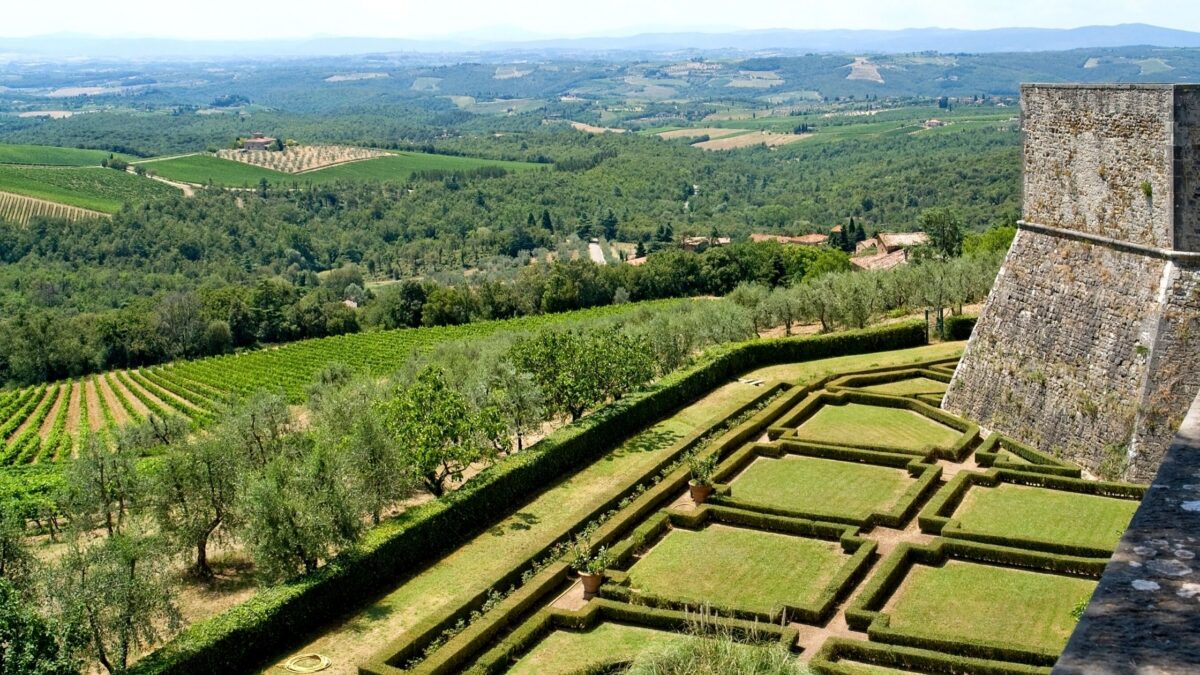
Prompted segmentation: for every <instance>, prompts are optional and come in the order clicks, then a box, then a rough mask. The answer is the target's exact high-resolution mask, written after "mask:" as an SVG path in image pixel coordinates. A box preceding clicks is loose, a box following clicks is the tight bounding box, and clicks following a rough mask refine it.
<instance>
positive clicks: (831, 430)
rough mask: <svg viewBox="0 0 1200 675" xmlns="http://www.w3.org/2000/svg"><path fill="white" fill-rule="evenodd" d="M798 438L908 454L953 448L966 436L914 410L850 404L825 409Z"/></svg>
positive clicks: (804, 428) (798, 432) (799, 430)
mask: <svg viewBox="0 0 1200 675" xmlns="http://www.w3.org/2000/svg"><path fill="white" fill-rule="evenodd" d="M796 435H797V437H799V438H800V439H802V440H806V441H812V442H814V443H830V444H841V445H845V444H847V443H853V444H855V445H870V446H878V447H884V448H889V447H890V448H901V449H904V450H913V451H917V450H923V449H925V448H927V447H930V446H934V447H937V448H949V447H950V446H952V445H954V443H955V441H957V440H958V439H959V437H960V436H961V435H962V434H960V433H959V432H958V431H956V430H954V429H951V428H950V427H948V426H946V425H944V424H940V423H938V422H934V421H933V420H931V419H929V418H927V417H923V416H921V415H918V414H917V413H915V412H913V411H911V410H904V409H901V408H886V407H883V406H874V405H863V404H860V403H847V404H845V405H826V406H822V407H821V408H820V410H818V411H817V412H816V414H815V415H813V416H812V417H810V418H808V419H807V420H805V422H804V423H803V424H801V425H800V428H799V429H797V430H796Z"/></svg>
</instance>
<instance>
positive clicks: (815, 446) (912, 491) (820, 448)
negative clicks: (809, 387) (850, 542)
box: [711, 438, 942, 529]
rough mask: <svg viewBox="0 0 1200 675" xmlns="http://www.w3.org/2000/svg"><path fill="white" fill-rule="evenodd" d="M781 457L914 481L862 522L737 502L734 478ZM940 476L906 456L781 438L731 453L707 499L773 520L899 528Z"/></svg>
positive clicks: (939, 472) (935, 468)
mask: <svg viewBox="0 0 1200 675" xmlns="http://www.w3.org/2000/svg"><path fill="white" fill-rule="evenodd" d="M785 455H799V456H803V457H817V458H821V459H831V460H836V461H845V462H848V463H853V464H870V465H874V466H884V467H890V468H895V469H906V470H907V471H908V473H909V475H910V476H912V477H913V478H914V479H915V480H914V481H913V483H912V484H911V485H910V486H909V487H908V488H907V489H906V490H905V491H904V494H903V495H901V496H900V499H899V500H898V501H897V502H896V504H895V505H894V506H893V507H892V508H891V509H889V510H887V511H876V512H873V513H871V514H869V515H868V516H867V517H865V518H851V517H847V516H839V515H836V514H829V513H820V512H817V511H804V510H801V509H790V508H786V507H780V506H773V505H771V504H768V503H763V502H754V501H750V500H744V499H739V498H738V497H737V491H736V489H734V488H733V486H732V481H735V480H737V477H738V476H739V475H741V473H742V472H743V471H745V470H746V469H747V468H749V466H750V465H751V464H752V463H754V462H755V460H757V459H759V458H760V457H766V458H771V459H781V458H782V457H784V456H785ZM941 475H942V468H941V467H940V466H938V465H937V464H927V463H924V462H922V461H921V459H919V458H914V457H912V456H910V455H901V454H896V453H891V452H876V451H872V450H860V449H857V448H850V447H838V446H834V445H823V444H819V443H809V442H807V441H798V440H794V439H790V438H783V439H780V440H778V441H775V442H773V443H771V444H765V443H755V444H753V445H749V446H746V447H744V448H741V449H740V450H738V451H736V452H734V453H733V455H731V456H730V457H729V459H728V460H726V461H725V462H724V463H723V464H722V465H721V466H720V468H719V469H718V470H717V472H716V474H715V475H714V477H715V478H716V480H718V481H719V482H721V483H723V484H724V485H722V486H721V489H719V490H718V492H717V493H716V494H714V495H713V497H712V498H711V499H712V503H714V504H719V505H725V506H730V507H734V508H738V509H744V510H747V511H755V512H758V513H766V514H772V515H777V516H784V517H791V518H803V519H809V520H820V521H823V522H831V523H845V524H848V525H859V526H862V527H863V528H865V529H871V528H874V527H876V526H883V527H892V528H903V527H904V526H905V525H906V524H907V523H908V522H909V521H910V520H912V517H913V515H914V514H916V512H917V509H918V508H919V506H920V504H921V502H922V501H924V500H925V498H926V497H928V496H929V495H930V494H932V493H933V492H934V491H936V490H937V489H938V479H939V478H941Z"/></svg>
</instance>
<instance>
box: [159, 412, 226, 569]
mask: <svg viewBox="0 0 1200 675" xmlns="http://www.w3.org/2000/svg"><path fill="white" fill-rule="evenodd" d="M241 459H242V458H241V457H240V455H239V454H238V453H237V452H236V451H235V450H234V448H233V447H232V444H231V443H230V442H229V440H228V438H227V437H225V436H223V435H222V434H221V433H220V432H219V431H218V432H217V433H214V434H212V435H210V436H209V437H207V438H203V439H200V440H197V441H195V442H192V443H189V444H186V445H182V446H175V447H173V448H171V449H170V450H169V451H168V452H167V454H166V455H165V456H164V457H163V459H162V461H161V463H159V465H158V466H157V467H156V471H155V473H154V476H153V479H152V495H153V505H154V514H155V516H156V520H157V522H158V524H159V527H160V529H161V530H162V532H163V533H164V534H165V535H166V536H167V537H168V538H169V539H170V540H171V541H172V542H174V543H175V544H176V546H177V547H178V548H180V549H182V550H187V551H192V552H194V554H195V562H194V563H193V565H192V573H193V574H194V575H195V576H197V577H199V578H202V579H207V578H210V577H211V576H212V568H211V567H209V564H208V544H209V541H210V540H211V539H212V537H213V536H214V533H217V532H218V528H221V531H228V530H229V528H230V527H231V526H232V525H233V524H234V523H235V521H236V518H235V514H236V513H237V511H236V505H237V500H238V496H239V492H240V489H239V488H240V487H241V484H242V482H243V478H242V472H241V469H242V466H243V465H242V462H241Z"/></svg>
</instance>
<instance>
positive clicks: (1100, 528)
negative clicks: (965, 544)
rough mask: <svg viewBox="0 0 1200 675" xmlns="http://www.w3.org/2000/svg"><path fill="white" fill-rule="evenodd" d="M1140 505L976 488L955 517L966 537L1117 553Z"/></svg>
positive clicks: (1025, 489) (1022, 489)
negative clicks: (982, 536) (1017, 539)
mask: <svg viewBox="0 0 1200 675" xmlns="http://www.w3.org/2000/svg"><path fill="white" fill-rule="evenodd" d="M1137 507H1138V502H1137V500H1133V499H1113V498H1112V497H1100V496H1097V495H1085V494H1079V493H1076V492H1067V491H1065V490H1048V489H1046V488H1038V487H1029V486H1026V485H1011V484H1008V483H1001V484H999V485H997V486H996V487H984V486H979V485H975V486H972V487H971V489H970V490H967V494H966V496H965V497H964V498H963V500H962V504H961V505H959V507H958V508H957V509H955V511H954V514H953V515H952V516H951V517H952V518H954V519H955V520H957V521H959V523H960V524H961V531H962V532H971V533H978V534H990V535H1003V536H1008V537H1020V538H1022V539H1035V540H1038V541H1045V542H1055V543H1061V544H1072V545H1076V546H1090V547H1093V548H1100V549H1106V550H1113V549H1115V548H1116V547H1117V542H1119V541H1120V540H1121V534H1122V533H1124V532H1125V528H1126V527H1128V526H1129V521H1130V520H1131V519H1132V518H1133V512H1134V511H1136V510H1137Z"/></svg>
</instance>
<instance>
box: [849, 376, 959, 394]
mask: <svg viewBox="0 0 1200 675" xmlns="http://www.w3.org/2000/svg"><path fill="white" fill-rule="evenodd" d="M946 387H947V385H946V383H945V382H938V381H937V380H931V379H929V378H928V377H910V378H908V379H906V380H896V381H895V382H884V383H883V384H873V385H871V386H869V387H863V389H864V390H865V391H871V392H875V393H877V394H891V395H893V396H911V395H913V394H944V393H946Z"/></svg>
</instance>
